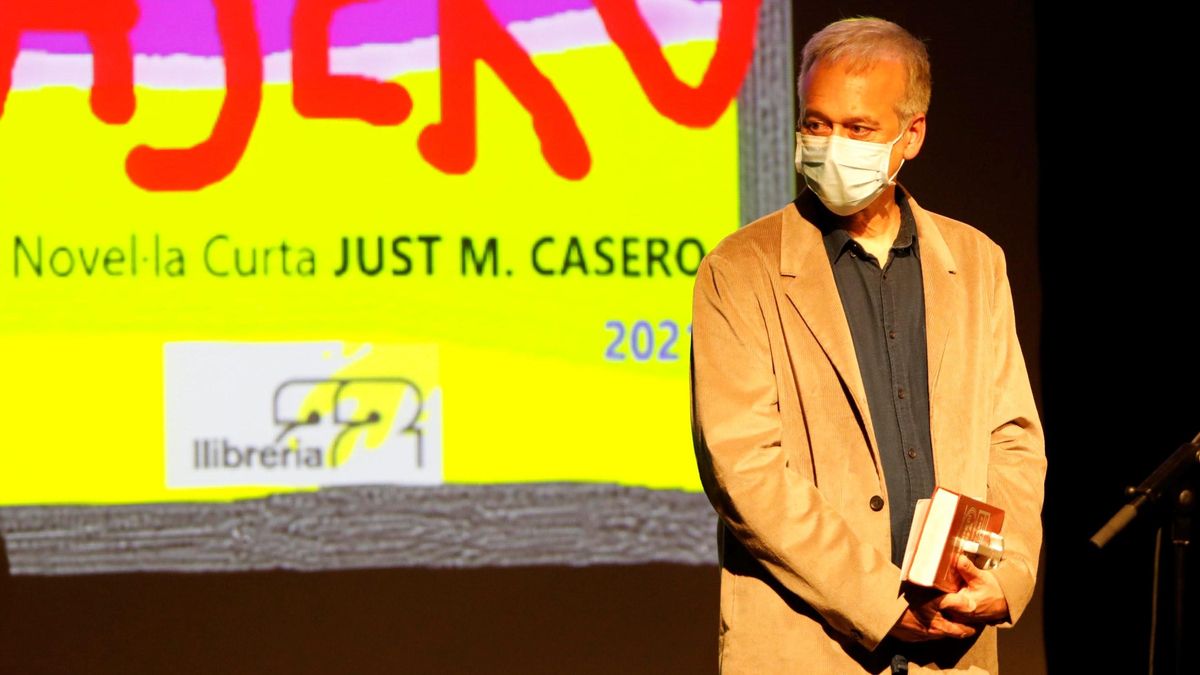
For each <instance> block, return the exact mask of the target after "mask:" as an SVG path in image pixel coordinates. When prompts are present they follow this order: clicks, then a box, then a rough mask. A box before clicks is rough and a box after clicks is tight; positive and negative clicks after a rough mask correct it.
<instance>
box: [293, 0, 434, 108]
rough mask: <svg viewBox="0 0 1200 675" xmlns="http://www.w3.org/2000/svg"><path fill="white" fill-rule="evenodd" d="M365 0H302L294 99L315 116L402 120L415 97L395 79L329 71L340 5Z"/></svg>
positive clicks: (297, 15) (298, 13) (298, 15)
mask: <svg viewBox="0 0 1200 675" xmlns="http://www.w3.org/2000/svg"><path fill="white" fill-rule="evenodd" d="M363 1H364V0H299V1H298V2H297V3H296V10H295V12H294V13H293V14H292V104H293V105H294V106H295V108H296V112H298V113H300V114H301V115H302V116H304V117H309V118H334V119H341V118H347V119H360V120H364V121H366V122H369V123H371V124H375V125H392V124H400V123H401V122H403V121H404V120H406V119H408V114H409V113H410V112H412V97H411V96H409V94H408V91H407V90H405V89H404V87H401V86H400V85H398V84H395V83H394V82H380V81H378V80H373V79H371V78H367V77H361V76H358V75H330V74H329V24H330V22H332V21H333V13H334V12H335V11H337V10H338V8H340V7H344V6H346V5H351V4H354V3H356V2H363Z"/></svg>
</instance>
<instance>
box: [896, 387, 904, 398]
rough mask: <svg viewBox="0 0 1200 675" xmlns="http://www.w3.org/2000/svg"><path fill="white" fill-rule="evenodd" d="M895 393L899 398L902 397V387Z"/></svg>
mask: <svg viewBox="0 0 1200 675" xmlns="http://www.w3.org/2000/svg"><path fill="white" fill-rule="evenodd" d="M896 395H897V396H899V397H900V398H904V387H900V390H899V391H898V392H897V393H896Z"/></svg>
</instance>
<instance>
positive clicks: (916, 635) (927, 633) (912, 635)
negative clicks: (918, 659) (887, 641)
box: [888, 593, 978, 642]
mask: <svg viewBox="0 0 1200 675" xmlns="http://www.w3.org/2000/svg"><path fill="white" fill-rule="evenodd" d="M913 595H914V594H909V598H910V601H909V605H908V609H906V610H904V614H902V615H900V620H899V621H897V622H896V625H894V626H892V630H890V631H888V635H890V636H892V637H894V638H896V639H897V640H902V641H904V642H925V641H928V640H938V639H941V638H958V639H962V638H969V637H971V636H973V635H975V633H976V632H977V631H978V629H976V628H975V627H974V626H970V625H967V624H963V623H958V622H956V621H953V620H951V619H948V618H946V616H944V615H943V614H942V612H941V602H942V598H944V597H945V596H944V595H942V594H941V593H938V594H936V595H933V596H931V597H920V598H918V597H913Z"/></svg>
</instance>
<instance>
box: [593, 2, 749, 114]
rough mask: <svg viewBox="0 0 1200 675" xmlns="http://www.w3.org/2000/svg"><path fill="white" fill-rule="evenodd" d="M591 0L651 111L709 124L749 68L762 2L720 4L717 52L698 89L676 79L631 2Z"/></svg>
mask: <svg viewBox="0 0 1200 675" xmlns="http://www.w3.org/2000/svg"><path fill="white" fill-rule="evenodd" d="M594 2H595V5H596V11H597V12H599V14H600V19H601V20H602V21H604V27H605V29H606V30H607V31H608V35H609V37H611V38H612V41H613V42H614V43H616V45H617V47H618V48H619V49H620V50H621V52H622V53H623V54H624V55H625V59H626V60H627V61H629V67H630V68H632V69H633V74H634V76H635V77H636V78H637V80H638V82H639V83H640V84H641V85H642V91H644V92H646V98H648V99H649V100H650V104H651V105H653V106H654V109H655V110H657V111H658V112H659V113H661V114H662V115H663V116H664V117H668V118H670V119H673V120H675V121H676V122H678V123H680V124H683V125H685V126H689V127H708V126H712V125H713V124H715V123H716V121H717V120H718V119H720V117H721V115H722V114H723V113H724V112H725V109H726V108H728V107H729V104H730V102H732V101H733V99H734V98H736V97H737V93H738V89H739V88H740V87H741V86H742V80H743V79H745V77H746V71H747V70H748V69H749V68H750V58H751V56H752V55H753V54H754V36H755V33H756V32H757V30H758V7H759V4H761V0H721V26H720V28H719V29H718V30H717V49H716V51H715V52H714V53H713V56H712V60H711V61H710V62H709V64H708V69H707V70H706V71H705V72H704V79H703V80H701V81H700V85H699V86H698V87H692V86H689V85H686V84H684V83H683V82H681V81H679V78H677V77H675V73H674V72H672V70H671V65H670V64H669V63H668V62H667V60H666V58H664V57H663V54H662V47H661V45H659V44H658V40H657V39H655V37H654V34H653V33H651V32H650V27H649V26H647V25H646V20H645V18H643V17H642V14H641V12H640V11H638V8H637V4H636V2H635V0H594Z"/></svg>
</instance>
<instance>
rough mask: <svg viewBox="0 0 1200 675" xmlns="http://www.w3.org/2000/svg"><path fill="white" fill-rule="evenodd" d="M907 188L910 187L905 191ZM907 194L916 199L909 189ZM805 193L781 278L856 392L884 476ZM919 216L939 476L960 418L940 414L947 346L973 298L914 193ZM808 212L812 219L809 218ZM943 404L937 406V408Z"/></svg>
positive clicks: (786, 229)
mask: <svg viewBox="0 0 1200 675" xmlns="http://www.w3.org/2000/svg"><path fill="white" fill-rule="evenodd" d="M901 189H903V188H901ZM905 194H908V193H907V191H905ZM809 195H810V193H808V192H807V191H805V192H804V193H802V194H801V196H800V198H799V199H797V200H796V203H795V206H796V207H797V208H793V209H786V210H784V212H783V223H782V227H781V232H780V266H779V268H780V273H781V274H782V275H783V276H785V277H790V279H787V280H786V281H785V282H784V292H785V294H786V295H787V297H788V300H789V301H790V302H791V303H792V306H793V307H795V308H796V311H797V312H799V313H800V316H801V318H802V319H803V320H804V323H805V325H806V326H807V327H808V329H809V330H810V331H811V332H812V334H813V336H814V337H815V338H816V340H817V342H818V343H820V345H821V349H822V350H823V351H824V352H825V355H826V357H828V358H829V361H830V363H832V364H833V367H834V368H835V369H836V370H837V373H838V376H839V377H840V378H841V380H842V383H843V384H844V385H845V387H846V390H847V391H848V392H849V393H850V397H851V399H852V403H853V404H854V407H855V408H856V410H857V412H858V415H859V419H860V420H861V421H862V424H863V425H864V430H865V432H866V434H867V440H868V442H869V444H870V448H871V453H872V455H873V456H874V459H875V467H876V471H877V472H878V474H879V476H880V477H882V476H883V468H882V466H881V465H880V460H879V450H878V445H877V441H876V440H875V427H874V426H873V424H872V422H871V412H870V408H869V406H868V405H867V396H866V388H865V387H864V385H863V381H862V373H861V372H860V371H859V368H858V357H857V356H856V355H855V353H854V338H853V336H852V335H851V334H850V325H849V322H848V321H847V320H846V313H845V310H844V309H843V308H842V301H841V296H840V294H839V293H838V289H837V282H835V281H834V278H833V269H832V268H831V267H830V265H829V256H828V254H827V253H826V251H825V243H824V240H823V239H822V236H821V230H820V229H819V228H818V227H817V226H816V225H814V224H813V222H812V219H814V218H815V217H817V216H816V213H817V212H816V211H815V210H814V208H815V207H813V205H811V204H807V203H806V201H807V200H806V196H809ZM908 201H909V205H910V206H911V207H912V212H913V217H914V219H915V220H916V223H917V238H918V241H919V246H920V250H921V253H920V256H921V280H922V284H923V286H924V293H925V342H926V351H927V357H928V364H929V405H930V413H931V414H930V436H931V437H932V439H931V440H932V442H933V456H934V462H933V463H934V471H935V475H937V474H936V471H937V467H938V466H939V465H941V464H942V463H941V462H939V461H938V455H939V453H940V452H941V451H942V449H941V448H940V444H939V443H938V440H937V439H938V438H940V437H941V436H942V435H943V434H941V433H939V429H938V428H937V425H938V421H939V419H954V416H953V415H949V416H947V415H934V414H933V411H934V410H936V409H938V408H939V407H940V406H942V405H947V404H951V405H952V402H951V401H947V400H945V399H940V398H939V397H938V387H939V383H940V382H941V381H942V379H941V375H942V361H943V357H944V355H945V352H946V345H947V343H948V342H949V339H950V333H951V330H953V327H954V320H955V317H961V316H964V312H965V310H966V307H965V302H966V298H965V295H964V292H963V289H962V286H961V284H960V283H959V282H958V278H957V276H956V275H957V272H958V267H957V263H956V262H955V260H954V256H953V255H952V254H951V253H950V248H949V246H947V245H946V240H945V238H944V237H942V233H941V230H940V229H939V228H938V226H937V224H936V223H935V222H934V220H933V217H932V216H930V215H929V213H928V212H926V211H925V210H924V209H922V208H921V207H920V206H919V205H918V204H917V202H916V200H914V199H913V198H912V196H911V195H909V196H908ZM804 214H808V215H809V217H808V218H806V217H805V215H804ZM935 401H936V402H937V403H935Z"/></svg>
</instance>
